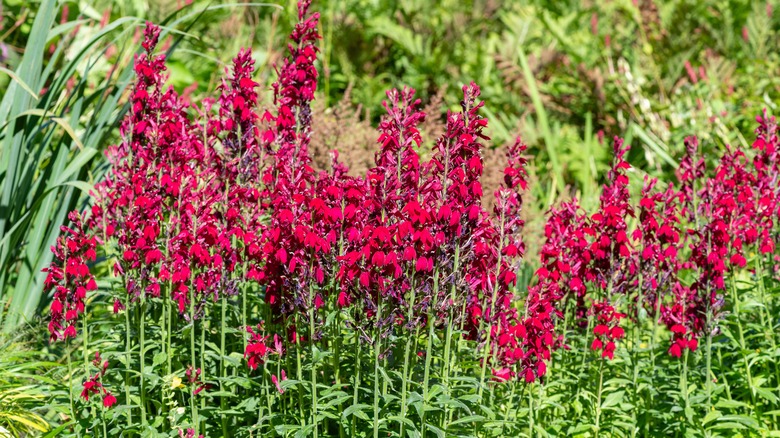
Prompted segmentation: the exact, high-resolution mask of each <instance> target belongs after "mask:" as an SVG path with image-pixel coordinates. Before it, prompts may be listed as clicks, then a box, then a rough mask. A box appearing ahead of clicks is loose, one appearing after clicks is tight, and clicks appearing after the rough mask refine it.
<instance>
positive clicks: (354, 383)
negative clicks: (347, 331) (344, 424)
mask: <svg viewBox="0 0 780 438" xmlns="http://www.w3.org/2000/svg"><path fill="white" fill-rule="evenodd" d="M352 387H353V388H354V393H353V396H352V405H356V404H358V400H359V398H358V395H359V393H358V389H359V388H360V332H359V331H358V330H357V329H355V377H354V379H353V380H352ZM356 426H357V417H356V416H354V415H353V416H352V431H351V435H350V436H357V435H355V434H356V433H357V429H356Z"/></svg>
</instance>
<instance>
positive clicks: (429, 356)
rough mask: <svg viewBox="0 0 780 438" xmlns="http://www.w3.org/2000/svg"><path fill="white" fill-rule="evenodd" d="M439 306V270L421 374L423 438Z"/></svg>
mask: <svg viewBox="0 0 780 438" xmlns="http://www.w3.org/2000/svg"><path fill="white" fill-rule="evenodd" d="M438 305H439V268H438V267H436V269H435V270H434V272H433V306H431V308H430V309H429V310H428V339H427V340H426V344H425V373H424V374H423V409H422V414H421V415H420V417H421V421H420V426H421V429H422V430H421V431H420V432H421V433H422V436H423V438H425V411H427V410H428V409H427V408H428V386H429V385H428V381H429V379H430V373H431V360H433V338H434V336H435V334H434V331H433V329H434V327H435V326H436V312H437V310H436V309H437V307H438Z"/></svg>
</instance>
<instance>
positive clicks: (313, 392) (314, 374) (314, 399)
mask: <svg viewBox="0 0 780 438" xmlns="http://www.w3.org/2000/svg"><path fill="white" fill-rule="evenodd" d="M315 310H316V309H315V306H314V287H313V285H312V284H311V283H309V345H311V403H312V410H311V424H312V427H314V438H317V429H318V427H317V358H316V357H315V356H316V354H315V353H316V349H317V347H316V346H315V345H314V317H315V313H314V311H315Z"/></svg>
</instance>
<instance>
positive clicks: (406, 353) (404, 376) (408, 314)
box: [400, 277, 417, 437]
mask: <svg viewBox="0 0 780 438" xmlns="http://www.w3.org/2000/svg"><path fill="white" fill-rule="evenodd" d="M416 296H417V293H416V290H415V287H414V277H412V290H411V297H410V298H409V309H408V310H407V312H406V322H407V324H410V323H411V321H412V318H413V316H414V301H415V299H416ZM411 348H412V343H411V342H409V340H407V342H406V346H405V347H404V368H403V371H402V373H401V418H402V419H406V388H407V385H408V381H409V353H410V351H411ZM405 430H406V424H405V423H404V422H403V421H401V432H400V436H402V437H403V436H406V435H405V434H404V431H405Z"/></svg>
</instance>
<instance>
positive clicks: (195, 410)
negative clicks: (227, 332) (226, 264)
mask: <svg viewBox="0 0 780 438" xmlns="http://www.w3.org/2000/svg"><path fill="white" fill-rule="evenodd" d="M190 324H191V327H190V360H191V361H192V365H191V366H192V367H193V368H194V367H195V363H196V362H195V297H194V294H193V293H192V291H190ZM193 372H194V371H193ZM190 413H191V415H192V428H193V429H194V430H195V435H198V430H199V428H200V424H199V422H198V407H197V405H196V403H195V396H194V395H192V394H190Z"/></svg>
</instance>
